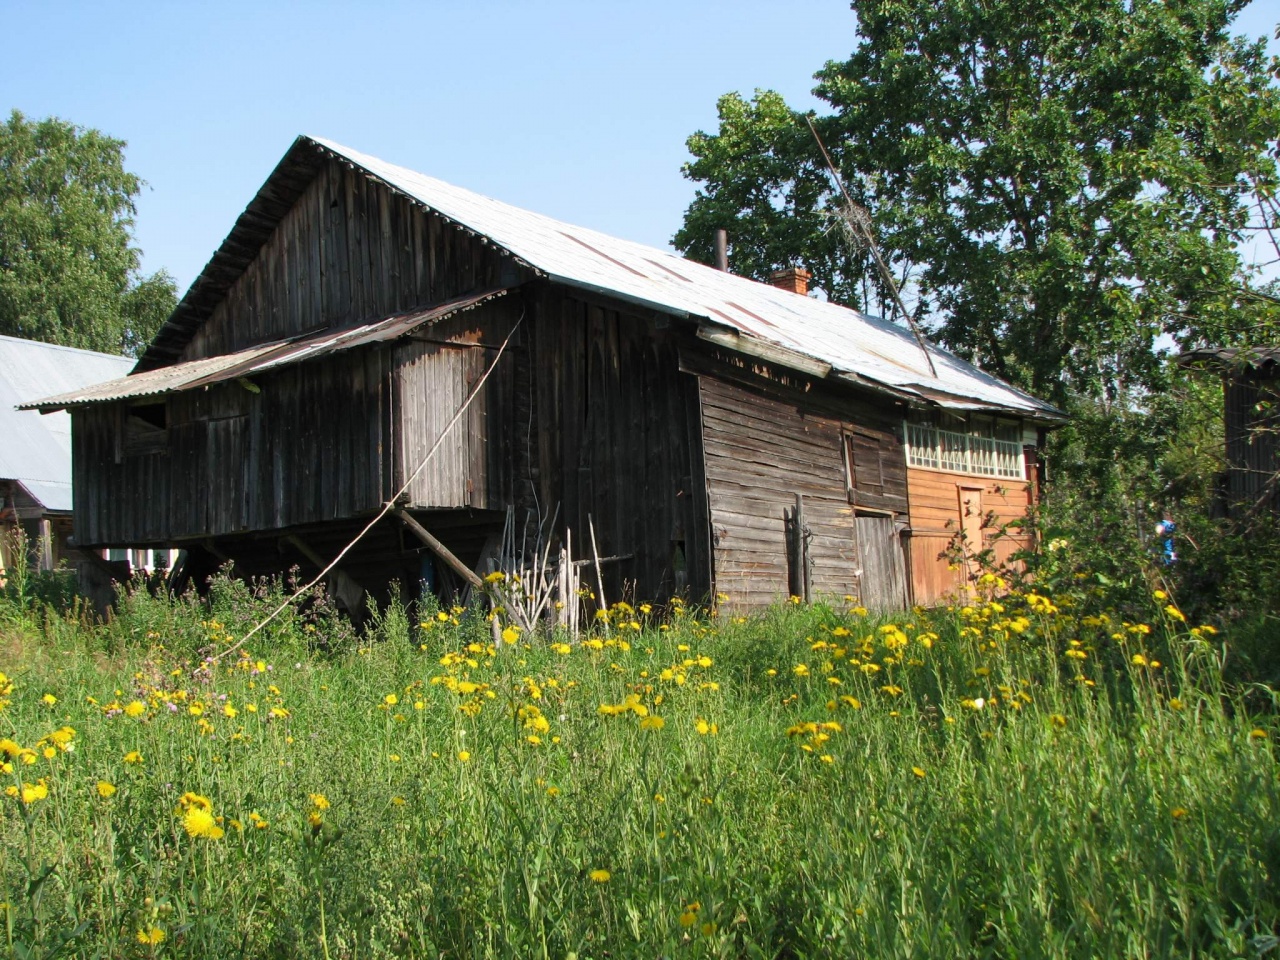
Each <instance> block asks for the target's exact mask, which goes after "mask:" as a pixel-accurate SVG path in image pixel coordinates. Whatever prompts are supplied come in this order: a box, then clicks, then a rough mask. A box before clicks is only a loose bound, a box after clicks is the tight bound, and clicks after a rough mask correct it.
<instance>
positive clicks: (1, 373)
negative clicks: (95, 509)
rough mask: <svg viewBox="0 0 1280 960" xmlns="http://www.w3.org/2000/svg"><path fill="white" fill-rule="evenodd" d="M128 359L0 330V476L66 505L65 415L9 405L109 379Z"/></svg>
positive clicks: (52, 503) (50, 505)
mask: <svg viewBox="0 0 1280 960" xmlns="http://www.w3.org/2000/svg"><path fill="white" fill-rule="evenodd" d="M133 364H134V361H133V360H132V359H131V358H130V357H113V356H111V355H110V354H106V353H95V352H93V351H92V350H77V349H75V348H73V347H60V346H57V345H55V344H50V343H37V342H36V341H34V340H20V339H18V338H16V337H5V336H0V480H17V481H19V482H20V483H21V484H22V485H23V487H25V488H26V489H27V491H28V492H29V493H30V494H31V495H32V496H33V497H35V498H36V499H37V500H39V501H40V502H41V503H42V504H44V506H45V508H46V509H48V510H70V509H71V417H70V416H69V415H68V414H66V413H51V414H48V415H41V414H39V413H36V412H34V411H22V410H17V409H15V408H16V407H17V406H18V405H19V404H23V403H28V402H30V401H32V400H37V399H39V398H40V397H43V396H46V395H48V394H50V393H53V392H55V391H67V390H72V389H79V388H82V387H85V386H87V385H89V384H93V383H98V382H100V381H103V380H114V379H115V378H117V377H121V376H123V375H125V374H126V373H128V372H129V370H130V368H132V366H133Z"/></svg>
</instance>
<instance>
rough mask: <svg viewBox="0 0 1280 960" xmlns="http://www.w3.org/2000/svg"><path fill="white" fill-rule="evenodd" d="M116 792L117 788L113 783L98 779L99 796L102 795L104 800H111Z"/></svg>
mask: <svg viewBox="0 0 1280 960" xmlns="http://www.w3.org/2000/svg"><path fill="white" fill-rule="evenodd" d="M115 793H116V788H115V786H114V785H113V784H110V783H108V782H107V781H106V780H99V781H98V796H100V797H102V799H103V800H110V799H111V798H112V797H114V796H115Z"/></svg>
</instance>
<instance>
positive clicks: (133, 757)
mask: <svg viewBox="0 0 1280 960" xmlns="http://www.w3.org/2000/svg"><path fill="white" fill-rule="evenodd" d="M124 762H125V763H142V762H143V761H142V754H140V753H139V752H138V751H137V750H130V751H129V752H128V753H126V754H125V755H124Z"/></svg>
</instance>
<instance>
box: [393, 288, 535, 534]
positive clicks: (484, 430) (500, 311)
mask: <svg viewBox="0 0 1280 960" xmlns="http://www.w3.org/2000/svg"><path fill="white" fill-rule="evenodd" d="M524 312H525V301H524V298H523V297H522V296H520V295H518V294H512V295H509V296H507V297H504V298H503V299H501V300H498V301H495V302H493V303H489V304H486V305H484V306H483V307H479V308H477V309H475V310H470V311H468V312H466V313H463V314H459V315H457V316H455V317H449V318H446V319H445V320H443V321H441V322H439V323H436V324H433V325H431V326H430V327H423V328H420V329H419V330H418V331H417V332H416V333H415V335H414V337H413V338H410V339H407V340H402V341H400V342H399V343H398V344H397V345H396V347H395V364H396V444H397V449H398V454H399V455H398V458H397V469H396V484H395V485H396V488H397V489H399V488H400V487H401V486H403V485H404V483H405V482H406V481H408V480H409V478H410V476H411V475H412V474H413V472H414V471H415V470H416V469H417V468H418V465H419V464H421V463H423V461H424V460H425V461H426V465H425V467H423V469H422V471H421V472H420V473H419V475H418V476H417V478H416V479H415V480H414V481H413V482H412V483H411V484H410V486H409V490H408V498H409V502H410V504H411V505H412V506H413V507H414V508H423V509H431V508H439V507H474V508H477V509H491V510H500V511H505V510H506V507H507V505H508V504H510V503H513V502H514V500H513V494H512V490H513V483H514V479H513V470H514V462H513V454H512V438H513V425H514V421H515V416H516V398H515V373H516V367H517V365H518V363H519V361H518V359H517V357H518V355H520V354H521V353H522V352H524V351H525V350H526V349H527V348H526V346H525V342H526V337H527V329H529V328H531V327H532V323H530V324H529V328H526V327H525V322H524V321H523V320H521V319H520V318H521V317H522V315H523V314H524ZM517 321H519V322H520V329H518V330H516V332H515V334H514V336H512V338H511V342H510V343H509V344H508V347H507V351H506V352H505V353H504V354H503V356H502V358H501V359H500V360H499V362H498V366H497V367H495V368H494V370H493V372H492V373H491V374H490V375H489V378H488V380H486V381H485V385H484V388H483V389H482V390H481V392H480V394H479V395H477V396H476V398H475V400H473V401H472V403H471V406H469V407H468V408H467V411H466V413H465V414H463V416H462V418H461V419H460V420H459V421H458V423H457V424H456V425H455V426H454V427H453V428H452V429H451V430H450V431H449V432H448V433H447V434H445V429H446V427H447V426H448V424H449V421H450V420H451V419H452V418H453V416H454V414H455V413H456V412H457V411H458V409H459V408H461V406H462V404H463V403H464V402H465V400H466V398H467V395H468V394H469V393H470V391H471V388H472V387H473V386H474V385H475V384H476V383H478V382H479V380H480V378H481V377H482V376H484V373H485V371H486V370H487V369H488V367H489V365H490V364H491V363H492V362H493V360H494V358H495V357H496V356H497V352H498V348H499V347H500V346H501V345H502V343H503V341H504V340H505V339H506V337H507V335H508V334H510V333H511V332H512V330H513V328H515V325H516V323H517ZM442 435H444V441H443V442H442V443H441V444H440V446H439V447H438V449H437V450H436V452H435V453H434V454H431V456H430V458H428V457H427V455H428V453H429V452H430V451H431V448H432V447H433V446H434V445H435V444H436V441H437V440H438V439H439V438H440V437H441V436H442Z"/></svg>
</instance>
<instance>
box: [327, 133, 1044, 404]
mask: <svg viewBox="0 0 1280 960" xmlns="http://www.w3.org/2000/svg"><path fill="white" fill-rule="evenodd" d="M310 139H312V140H313V141H314V142H315V143H316V144H318V145H319V146H321V147H323V148H324V149H325V150H328V151H330V152H331V153H333V154H335V155H337V156H338V157H339V158H342V159H345V160H347V161H349V162H350V163H352V164H354V165H356V166H359V167H361V168H363V169H364V170H365V171H367V172H368V173H370V174H372V175H373V176H374V177H376V178H377V179H379V180H382V181H384V182H385V183H387V184H388V185H390V186H391V187H393V188H394V189H396V190H399V191H400V192H402V193H404V194H406V195H408V196H409V197H412V198H413V199H414V200H417V201H418V202H420V203H422V204H424V205H425V206H427V207H430V208H431V209H432V210H435V211H436V212H438V213H440V214H442V215H443V216H445V217H448V218H449V219H450V220H453V221H455V222H457V223H459V224H461V225H463V226H465V227H467V228H469V229H471V230H473V231H475V232H476V233H478V234H481V235H483V236H485V237H488V238H489V239H490V240H492V241H493V242H494V243H495V244H497V245H498V246H500V247H502V248H504V249H506V250H507V251H509V252H510V253H512V254H514V255H515V256H517V257H519V258H520V259H521V260H523V261H525V262H526V263H528V264H529V265H531V266H533V267H535V268H536V269H538V270H540V271H542V272H543V273H545V274H547V275H548V276H549V277H551V278H552V279H554V280H559V281H561V282H563V283H566V284H570V285H572V286H578V287H582V288H586V289H589V290H594V291H597V292H602V293H609V294H613V295H616V296H620V297H622V298H624V299H627V300H630V301H633V302H635V303H637V304H641V305H644V306H648V307H651V308H653V309H656V310H659V311H662V312H665V313H675V314H678V315H688V316H693V317H699V318H703V319H705V320H707V321H710V322H711V323H712V324H716V325H718V326H720V327H724V328H729V329H732V330H734V331H737V332H738V333H739V334H741V335H744V336H745V337H747V338H749V339H751V340H755V341H760V342H764V343H767V344H772V345H774V346H777V347H781V348H783V349H785V350H788V351H791V352H794V353H797V354H801V355H802V356H804V357H807V358H811V359H813V360H816V361H820V362H822V363H825V364H830V366H831V367H832V368H833V370H834V371H835V372H836V373H837V374H844V375H846V376H849V377H851V378H855V379H860V380H864V381H871V383H872V384H873V385H879V386H881V387H884V388H887V389H889V390H891V391H894V392H898V393H905V394H908V395H915V396H917V397H920V398H921V399H928V400H933V401H935V402H940V403H941V405H942V406H952V407H957V408H972V407H986V406H990V407H992V408H1003V409H1006V410H1011V411H1019V412H1023V413H1025V414H1027V415H1029V416H1033V417H1042V418H1045V419H1060V418H1061V416H1062V415H1061V412H1060V411H1058V410H1057V409H1056V408H1054V407H1053V406H1051V405H1049V404H1047V403H1045V402H1043V401H1041V400H1038V399H1036V398H1035V397H1032V396H1031V395H1029V394H1027V393H1024V392H1023V391H1021V390H1019V389H1017V388H1015V387H1013V386H1011V385H1009V384H1007V383H1005V382H1004V381H1002V380H999V379H998V378H996V377H993V376H991V375H990V374H988V373H985V372H983V371H982V370H980V369H978V368H977V367H975V366H973V365H972V364H970V363H968V362H966V361H964V360H961V359H960V358H958V357H956V356H954V355H952V354H951V353H948V352H947V351H945V350H943V349H941V348H940V347H937V346H936V345H931V346H930V354H931V356H932V357H933V364H934V367H935V369H936V371H937V376H936V377H935V376H933V375H932V374H931V373H930V370H929V366H928V364H927V363H926V361H925V358H924V356H923V354H922V352H921V350H920V347H919V345H918V344H917V343H916V340H915V338H914V336H913V335H912V334H911V332H910V331H908V330H906V329H904V328H903V327H900V326H897V325H896V324H893V323H890V322H888V321H886V320H883V319H879V318H876V317H871V316H868V315H866V314H863V313H860V312H858V311H855V310H850V309H849V308H847V307H842V306H838V305H837V304H834V303H829V302H825V301H822V300H817V299H815V298H813V297H804V296H800V295H798V294H795V293H791V292H789V291H786V290H782V289H779V288H777V287H772V286H770V285H768V284H764V283H758V282H756V281H754V280H749V279H747V278H745V277H739V276H735V275H734V274H731V273H725V272H723V271H720V270H716V269H714V268H712V267H708V266H706V265H704V264H700V263H695V262H694V261H692V260H686V259H685V258H683V257H679V256H676V255H675V254H672V253H669V252H667V251H665V250H659V249H658V248H656V247H649V246H646V245H644V244H640V243H634V242H632V241H629V240H621V239H618V238H617V237H611V236H609V235H607V234H604V233H600V232H598V231H596V230H591V229H588V228H586V227H578V226H573V225H572V224H568V223H563V222H561V221H559V220H555V219H553V218H551V217H547V216H544V215H542V214H538V213H533V212H531V211H528V210H523V209H521V208H519V207H514V206H511V205H510V204H507V203H503V202H501V201H499V200H494V199H491V198H489V197H486V196H482V195H481V194H478V193H473V192H472V191H470V190H464V189H463V188H461V187H455V186H453V185H452V184H448V183H445V182H444V181H442V180H437V179H435V178H433V177H428V176H426V175H424V174H421V173H417V172H416V171H413V170H409V169H407V168H405V167H400V166H396V165H395V164H391V163H387V162H385V161H383V160H379V159H378V158H377V157H371V156H369V155H367V154H363V153H360V152H359V151H356V150H352V149H351V148H349V147H345V146H342V145H341V144H338V143H334V142H333V141H330V140H324V139H320V138H310Z"/></svg>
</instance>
